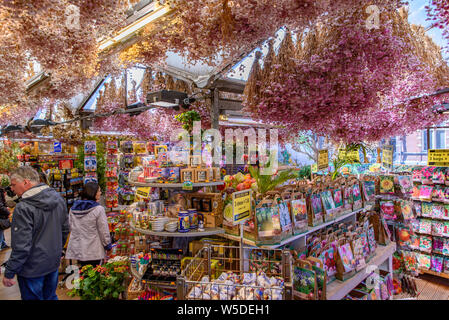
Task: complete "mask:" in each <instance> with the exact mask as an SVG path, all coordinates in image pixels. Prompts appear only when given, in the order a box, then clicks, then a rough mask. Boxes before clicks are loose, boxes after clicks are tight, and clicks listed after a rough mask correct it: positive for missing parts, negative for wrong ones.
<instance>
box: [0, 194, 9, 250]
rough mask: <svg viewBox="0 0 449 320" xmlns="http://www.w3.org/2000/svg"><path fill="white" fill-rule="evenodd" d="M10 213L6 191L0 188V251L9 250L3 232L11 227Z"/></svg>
mask: <svg viewBox="0 0 449 320" xmlns="http://www.w3.org/2000/svg"><path fill="white" fill-rule="evenodd" d="M9 215H10V212H9V210H8V208H7V206H6V201H5V189H3V188H0V251H1V250H5V249H8V248H9V246H8V245H7V244H6V241H5V236H4V234H3V231H4V230H6V229H8V228H9V227H11V222H10V220H9Z"/></svg>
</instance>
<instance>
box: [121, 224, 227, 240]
mask: <svg viewBox="0 0 449 320" xmlns="http://www.w3.org/2000/svg"><path fill="white" fill-rule="evenodd" d="M129 225H130V227H131V228H132V229H134V230H135V231H137V232H139V233H142V234H147V235H150V236H159V237H174V238H186V237H205V236H212V235H217V234H223V233H224V229H222V228H204V231H197V230H191V231H189V232H167V231H160V232H157V231H151V230H145V229H140V228H136V227H135V226H134V224H133V223H130V224H129Z"/></svg>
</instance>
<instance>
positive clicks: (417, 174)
mask: <svg viewBox="0 0 449 320" xmlns="http://www.w3.org/2000/svg"><path fill="white" fill-rule="evenodd" d="M421 178H422V169H420V168H416V169H413V171H412V180H413V181H416V182H418V181H419V182H421Z"/></svg>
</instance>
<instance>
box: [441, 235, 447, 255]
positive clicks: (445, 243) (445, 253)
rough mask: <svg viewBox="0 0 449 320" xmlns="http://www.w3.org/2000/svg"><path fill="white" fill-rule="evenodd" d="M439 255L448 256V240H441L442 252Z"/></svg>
mask: <svg viewBox="0 0 449 320" xmlns="http://www.w3.org/2000/svg"><path fill="white" fill-rule="evenodd" d="M441 253H442V254H443V255H445V256H449V238H443V250H442V252H441Z"/></svg>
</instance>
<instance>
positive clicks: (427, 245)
mask: <svg viewBox="0 0 449 320" xmlns="http://www.w3.org/2000/svg"><path fill="white" fill-rule="evenodd" d="M419 250H421V251H424V252H427V253H431V252H432V237H429V236H420V237H419Z"/></svg>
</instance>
